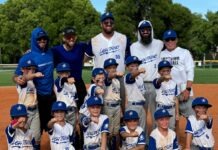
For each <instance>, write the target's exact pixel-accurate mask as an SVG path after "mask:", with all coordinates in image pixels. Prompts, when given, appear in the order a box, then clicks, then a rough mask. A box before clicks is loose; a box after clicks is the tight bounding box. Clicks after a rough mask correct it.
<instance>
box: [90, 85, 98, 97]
mask: <svg viewBox="0 0 218 150" xmlns="http://www.w3.org/2000/svg"><path fill="white" fill-rule="evenodd" d="M96 87H97V86H93V87H92V88H91V93H90V96H96V94H95V90H96Z"/></svg>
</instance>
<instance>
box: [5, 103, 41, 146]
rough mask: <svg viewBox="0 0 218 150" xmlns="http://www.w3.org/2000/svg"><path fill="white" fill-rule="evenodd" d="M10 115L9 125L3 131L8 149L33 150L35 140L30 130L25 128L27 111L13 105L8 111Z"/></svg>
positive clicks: (24, 108)
mask: <svg viewBox="0 0 218 150" xmlns="http://www.w3.org/2000/svg"><path fill="white" fill-rule="evenodd" d="M10 115H11V123H10V125H9V126H7V128H6V130H5V133H6V136H7V142H8V149H9V150H18V149H19V150H33V149H34V146H35V139H34V136H33V133H32V132H31V130H30V129H27V128H26V123H27V110H26V107H25V105H23V104H15V105H13V106H12V107H11V110H10ZM35 149H39V147H35Z"/></svg>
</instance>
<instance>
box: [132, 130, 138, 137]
mask: <svg viewBox="0 0 218 150" xmlns="http://www.w3.org/2000/svg"><path fill="white" fill-rule="evenodd" d="M130 135H131V136H132V137H137V136H139V134H138V132H136V131H134V132H132V133H130Z"/></svg>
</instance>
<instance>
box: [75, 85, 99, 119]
mask: <svg viewBox="0 0 218 150" xmlns="http://www.w3.org/2000/svg"><path fill="white" fill-rule="evenodd" d="M98 88H101V87H98V86H96V85H95V84H91V85H90V86H89V89H88V91H87V95H86V97H85V99H84V102H83V104H82V105H81V107H80V110H79V113H80V114H83V115H85V116H90V113H89V111H88V108H87V104H86V101H87V99H88V98H89V97H90V96H99V97H100V98H101V99H102V104H103V97H102V95H97V94H96V89H98Z"/></svg>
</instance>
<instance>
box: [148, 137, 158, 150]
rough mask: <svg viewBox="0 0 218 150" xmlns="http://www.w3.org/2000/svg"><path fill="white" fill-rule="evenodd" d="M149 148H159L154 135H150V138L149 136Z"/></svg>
mask: <svg viewBox="0 0 218 150" xmlns="http://www.w3.org/2000/svg"><path fill="white" fill-rule="evenodd" d="M148 149H149V150H157V148H156V140H155V139H154V138H153V137H152V136H150V138H149V145H148Z"/></svg>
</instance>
